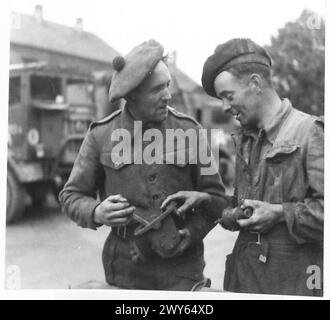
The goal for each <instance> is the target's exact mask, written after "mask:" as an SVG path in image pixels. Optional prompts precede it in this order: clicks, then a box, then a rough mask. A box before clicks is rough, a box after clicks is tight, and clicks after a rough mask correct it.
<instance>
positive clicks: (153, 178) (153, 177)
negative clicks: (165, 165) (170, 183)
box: [149, 174, 156, 182]
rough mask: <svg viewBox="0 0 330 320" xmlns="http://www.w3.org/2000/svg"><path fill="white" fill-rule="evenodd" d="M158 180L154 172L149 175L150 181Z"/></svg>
mask: <svg viewBox="0 0 330 320" xmlns="http://www.w3.org/2000/svg"><path fill="white" fill-rule="evenodd" d="M155 180H156V176H155V175H154V174H152V175H151V176H149V181H150V182H154V181H155Z"/></svg>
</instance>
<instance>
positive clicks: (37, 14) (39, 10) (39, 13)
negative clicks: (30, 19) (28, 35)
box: [34, 4, 42, 23]
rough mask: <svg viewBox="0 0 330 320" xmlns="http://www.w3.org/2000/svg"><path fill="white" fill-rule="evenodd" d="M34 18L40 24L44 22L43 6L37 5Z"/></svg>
mask: <svg viewBox="0 0 330 320" xmlns="http://www.w3.org/2000/svg"><path fill="white" fill-rule="evenodd" d="M34 17H35V18H36V20H37V22H38V23H41V22H42V6H41V5H40V4H37V5H36V6H35V10H34Z"/></svg>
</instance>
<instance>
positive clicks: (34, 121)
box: [7, 62, 96, 223]
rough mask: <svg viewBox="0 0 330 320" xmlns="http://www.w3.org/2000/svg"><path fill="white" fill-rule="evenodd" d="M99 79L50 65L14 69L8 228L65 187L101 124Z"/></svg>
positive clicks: (36, 64) (9, 158) (11, 73)
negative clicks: (91, 131)
mask: <svg viewBox="0 0 330 320" xmlns="http://www.w3.org/2000/svg"><path fill="white" fill-rule="evenodd" d="M93 81H94V80H93V77H92V76H91V75H88V74H79V73H77V72H73V71H72V70H70V69H63V68H61V67H54V66H53V67H49V66H48V65H47V63H44V62H33V63H22V64H16V65H11V66H10V79H9V111H8V118H9V119H8V130H9V133H8V161H7V223H10V222H13V221H15V220H16V219H18V218H19V217H21V216H22V214H23V212H24V209H25V207H26V205H27V203H28V198H30V199H32V202H33V204H36V203H40V202H41V201H43V200H44V197H45V195H46V192H47V191H48V190H53V191H54V192H57V191H58V190H59V188H61V187H62V186H63V184H64V183H65V181H66V179H67V177H68V175H69V173H70V170H71V168H72V165H73V162H74V160H75V158H76V155H77V153H78V151H79V148H80V145H81V142H82V140H83V138H84V136H85V134H86V131H87V129H88V127H89V125H90V123H91V122H92V121H93V120H94V119H95V115H96V105H95V101H94V82H93Z"/></svg>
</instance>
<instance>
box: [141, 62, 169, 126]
mask: <svg viewBox="0 0 330 320" xmlns="http://www.w3.org/2000/svg"><path fill="white" fill-rule="evenodd" d="M170 82H171V76H170V72H169V70H168V68H167V66H166V64H165V63H164V62H163V61H160V62H159V63H158V64H157V66H156V67H155V69H154V70H153V72H152V74H151V75H150V77H148V78H147V79H146V80H145V81H144V82H143V83H142V84H141V86H140V87H139V88H138V89H137V90H136V91H135V92H134V102H135V106H134V107H135V108H136V109H135V112H136V114H137V115H138V116H139V118H140V119H141V120H145V121H153V122H161V121H164V120H165V119H166V118H167V114H168V110H167V105H168V103H169V101H170V99H171V94H170V91H169V85H170Z"/></svg>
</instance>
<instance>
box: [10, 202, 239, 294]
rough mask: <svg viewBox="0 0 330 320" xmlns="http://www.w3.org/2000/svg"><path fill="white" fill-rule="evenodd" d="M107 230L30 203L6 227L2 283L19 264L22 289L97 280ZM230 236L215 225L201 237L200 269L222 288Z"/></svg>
mask: <svg viewBox="0 0 330 320" xmlns="http://www.w3.org/2000/svg"><path fill="white" fill-rule="evenodd" d="M108 232H109V228H107V227H102V228H100V229H99V230H98V231H93V230H89V229H83V228H80V227H78V226H77V225H76V224H74V223H73V222H72V221H70V220H69V219H68V218H67V217H66V216H65V215H63V214H61V212H60V209H59V207H58V205H57V204H56V203H55V202H54V201H52V203H50V204H48V207H47V208H44V209H38V210H37V209H34V210H32V209H30V210H29V212H27V215H26V216H25V217H24V219H23V220H21V221H19V222H18V223H16V224H15V225H11V226H7V229H6V267H7V269H6V270H7V286H10V283H11V281H9V277H10V276H11V275H12V274H13V270H19V273H20V279H21V280H20V283H21V288H22V289H65V288H68V287H69V286H70V285H71V286H75V285H77V284H79V283H83V282H86V281H88V280H91V279H94V280H100V281H103V279H104V277H103V269H102V264H101V252H102V246H103V243H104V240H105V238H106V236H107V234H108ZM236 236H237V234H236V233H230V232H227V231H225V230H223V229H221V228H220V227H216V228H215V229H214V230H212V232H210V234H209V235H208V236H207V238H206V239H205V241H204V243H205V261H206V267H205V275H206V276H208V277H209V278H211V280H212V287H214V288H217V289H220V290H221V289H222V281H223V274H224V265H225V257H226V255H227V254H229V253H230V251H231V249H232V247H233V243H234V241H235V238H236ZM16 266H17V267H18V268H19V269H18V268H17V267H16ZM15 272H16V271H15Z"/></svg>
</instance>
